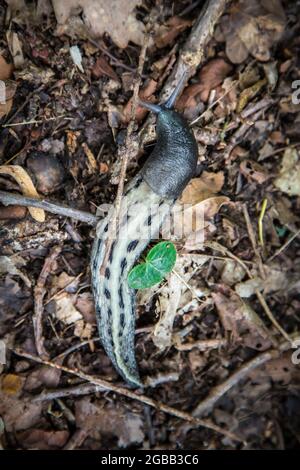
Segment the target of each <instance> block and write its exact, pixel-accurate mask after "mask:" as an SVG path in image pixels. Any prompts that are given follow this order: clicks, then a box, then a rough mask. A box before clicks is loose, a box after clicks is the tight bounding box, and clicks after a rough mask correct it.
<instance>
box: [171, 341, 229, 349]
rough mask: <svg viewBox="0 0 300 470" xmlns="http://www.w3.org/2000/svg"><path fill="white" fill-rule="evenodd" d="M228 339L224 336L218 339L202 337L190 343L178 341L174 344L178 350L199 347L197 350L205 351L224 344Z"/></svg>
mask: <svg viewBox="0 0 300 470" xmlns="http://www.w3.org/2000/svg"><path fill="white" fill-rule="evenodd" d="M227 344H228V341H227V340H226V339H225V338H220V339H204V340H201V339H200V340H199V341H193V342H191V343H184V344H182V343H179V341H178V344H175V348H176V349H177V350H178V351H191V350H192V349H194V348H197V349H199V351H207V350H208V349H218V348H220V347H222V346H226V345H227Z"/></svg>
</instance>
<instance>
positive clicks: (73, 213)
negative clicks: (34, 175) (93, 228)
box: [0, 191, 98, 225]
mask: <svg viewBox="0 0 300 470" xmlns="http://www.w3.org/2000/svg"><path fill="white" fill-rule="evenodd" d="M0 202H1V203H2V204H4V205H5V206H11V205H17V206H25V207H38V208H39V209H44V210H45V211H47V212H51V213H52V214H57V215H62V216H64V217H70V218H72V219H76V220H80V221H81V222H84V223H86V224H89V225H96V223H97V221H98V219H97V217H95V216H94V215H93V214H90V213H89V212H85V211H80V210H78V209H73V208H72V207H67V206H64V205H62V204H56V203H53V202H49V201H45V199H35V198H32V197H25V196H21V195H20V194H12V193H8V192H6V191H0Z"/></svg>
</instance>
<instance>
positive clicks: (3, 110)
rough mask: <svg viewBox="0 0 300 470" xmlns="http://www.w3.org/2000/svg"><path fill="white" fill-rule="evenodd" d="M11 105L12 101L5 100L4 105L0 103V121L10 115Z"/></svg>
mask: <svg viewBox="0 0 300 470" xmlns="http://www.w3.org/2000/svg"><path fill="white" fill-rule="evenodd" d="M12 105H13V100H6V102H5V103H0V119H1V118H3V116H6V115H7V114H8V113H10V111H11V108H12Z"/></svg>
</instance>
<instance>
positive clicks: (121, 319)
mask: <svg viewBox="0 0 300 470" xmlns="http://www.w3.org/2000/svg"><path fill="white" fill-rule="evenodd" d="M120 325H121V328H124V326H125V315H124V313H121V315H120Z"/></svg>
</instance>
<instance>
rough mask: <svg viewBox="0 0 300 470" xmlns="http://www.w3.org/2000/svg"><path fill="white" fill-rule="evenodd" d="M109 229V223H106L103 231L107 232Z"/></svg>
mask: <svg viewBox="0 0 300 470" xmlns="http://www.w3.org/2000/svg"><path fill="white" fill-rule="evenodd" d="M107 230H108V224H106V225H105V227H104V230H103V232H107Z"/></svg>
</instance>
